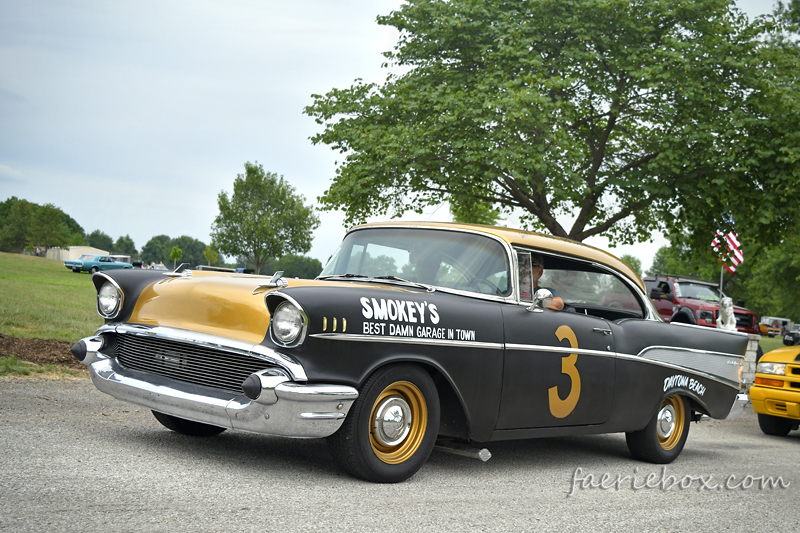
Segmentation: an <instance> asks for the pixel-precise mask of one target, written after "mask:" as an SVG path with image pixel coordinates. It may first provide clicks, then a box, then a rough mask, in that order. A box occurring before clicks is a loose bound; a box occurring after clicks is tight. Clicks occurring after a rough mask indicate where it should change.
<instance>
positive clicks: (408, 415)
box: [328, 365, 439, 483]
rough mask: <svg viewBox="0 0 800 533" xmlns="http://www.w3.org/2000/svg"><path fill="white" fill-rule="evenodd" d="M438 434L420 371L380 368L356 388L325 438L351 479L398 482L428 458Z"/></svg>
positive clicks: (428, 386) (430, 390) (428, 382)
mask: <svg viewBox="0 0 800 533" xmlns="http://www.w3.org/2000/svg"><path fill="white" fill-rule="evenodd" d="M438 430H439V397H438V394H437V392H436V385H435V384H434V383H433V380H432V379H431V377H430V375H428V373H427V372H426V371H425V370H423V369H422V368H420V367H417V366H412V365H398V366H390V367H386V368H382V369H380V370H378V371H376V372H375V373H374V374H373V375H372V376H370V377H369V378H368V379H367V380H366V382H364V386H363V387H362V388H361V391H360V394H359V397H358V399H357V400H356V401H355V402H354V403H353V406H352V407H351V408H350V412H349V413H348V415H347V418H346V419H345V421H344V424H342V427H341V428H339V431H337V432H336V433H334V434H333V435H331V436H330V437H329V438H328V441H329V442H330V444H331V446H332V447H333V450H334V453H335V454H336V457H337V459H338V460H339V462H340V463H341V464H342V466H343V467H344V469H345V470H347V472H348V473H350V474H352V475H353V476H356V477H360V478H362V479H366V480H367V481H374V482H377V483H397V482H399V481H404V480H406V479H408V478H410V477H411V476H413V475H414V474H415V473H416V472H417V470H419V469H420V468H421V467H422V465H423V464H424V463H425V461H426V460H427V459H428V456H429V455H430V453H431V451H432V450H433V445H434V444H435V443H436V436H437V433H438Z"/></svg>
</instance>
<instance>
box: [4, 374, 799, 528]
mask: <svg viewBox="0 0 800 533" xmlns="http://www.w3.org/2000/svg"><path fill="white" fill-rule="evenodd" d="M0 428H1V430H0V446H1V447H2V449H3V451H4V453H3V454H2V456H0V509H2V511H1V512H0V530H8V531H47V530H55V531H103V532H108V531H170V532H172V531H204V532H205V531H276V530H279V531H387V532H395V531H445V530H453V531H533V530H536V531H559V530H582V531H607V530H610V529H616V530H623V531H624V530H644V531H771V530H774V531H787V530H792V529H793V528H794V527H796V524H797V519H798V514H797V501H798V495H799V494H800V492H799V491H800V461H798V456H799V454H798V452H800V432H798V431H795V432H792V433H791V434H790V435H789V436H788V437H784V438H776V437H767V436H765V435H763V434H762V433H761V432H760V430H759V429H758V424H757V421H756V417H755V415H754V414H753V412H752V410H749V409H748V411H746V412H745V415H743V416H742V417H741V418H739V419H737V420H730V421H710V422H703V423H701V424H692V428H691V430H690V432H689V440H688V443H687V445H686V448H685V449H684V451H683V453H682V455H681V456H680V457H679V458H678V460H677V461H676V462H674V463H673V464H671V465H667V466H666V467H662V466H657V465H652V464H648V463H640V462H636V461H634V460H632V459H631V458H630V456H629V454H628V451H627V448H626V446H625V437H624V435H621V434H615V435H601V436H591V437H579V438H578V437H575V438H551V439H538V440H529V441H519V442H500V443H491V444H489V445H488V446H487V447H488V448H489V449H490V450H491V452H492V454H493V455H494V457H493V458H492V459H491V460H490V461H489V462H488V463H481V462H479V461H477V460H474V459H469V458H464V457H459V456H454V455H450V454H446V453H442V452H438V451H434V452H433V454H432V455H431V457H430V459H429V460H428V462H427V463H426V465H425V466H424V467H423V468H422V470H421V471H420V472H419V473H418V474H417V475H416V476H414V477H413V478H411V479H410V480H409V481H407V482H405V483H400V484H397V485H376V484H371V483H367V482H363V481H360V480H357V479H353V478H351V477H349V476H347V475H346V474H344V473H343V472H341V471H340V470H339V468H338V467H337V465H336V464H335V462H334V461H333V457H332V456H331V452H330V451H329V449H328V447H327V445H326V443H325V442H324V441H323V440H293V439H284V438H274V437H264V436H260V435H253V434H248V433H242V432H234V431H228V432H225V433H223V434H221V435H219V436H217V437H212V438H207V439H197V438H191V437H185V436H182V435H178V434H175V433H172V432H170V431H168V430H167V429H165V428H163V427H162V426H161V425H160V424H158V423H157V422H156V420H155V419H154V418H153V416H152V415H151V414H150V412H149V411H147V410H145V409H142V408H139V407H136V406H133V405H129V404H125V403H122V402H120V401H117V400H115V399H113V398H111V397H110V396H107V395H105V394H103V393H101V392H99V391H97V390H96V389H95V388H94V387H93V385H92V384H91V382H90V381H89V380H88V379H76V380H68V381H60V380H52V379H39V378H0ZM664 468H666V469H664ZM578 469H580V470H578ZM604 474H607V475H608V476H607V477H606V479H605V480H603V479H602V476H603V475H604ZM648 475H651V477H650V479H649V483H648V479H647V476H648ZM590 476H592V477H591V478H590ZM670 476H674V477H670ZM700 476H703V479H699V477H700ZM748 476H750V477H748ZM769 476H771V477H772V478H773V479H777V478H778V476H780V477H781V479H780V480H778V483H779V484H778V486H777V487H775V488H761V483H760V481H759V479H760V478H762V477H769ZM626 478H627V479H626ZM601 483H602V484H604V485H605V487H606V488H598V487H597V485H600V484H601ZM781 483H782V484H781ZM592 484H594V485H595V487H594V488H592V487H591V486H590V485H592ZM681 484H683V485H684V486H685V487H684V488H681ZM648 485H649V486H648ZM787 485H788V486H787ZM670 486H671V488H669V487H670ZM582 487H584V488H582ZM708 487H716V488H708ZM573 489H574V490H573ZM571 491H572V492H573V494H572V495H570V492H571Z"/></svg>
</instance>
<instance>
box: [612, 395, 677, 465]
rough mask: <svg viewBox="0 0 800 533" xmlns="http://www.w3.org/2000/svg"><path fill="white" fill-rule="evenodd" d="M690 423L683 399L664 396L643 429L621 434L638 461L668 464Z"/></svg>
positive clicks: (673, 458) (674, 456) (674, 455)
mask: <svg viewBox="0 0 800 533" xmlns="http://www.w3.org/2000/svg"><path fill="white" fill-rule="evenodd" d="M690 420H691V416H690V410H689V404H688V402H687V401H686V399H685V398H684V397H683V396H679V395H677V394H673V395H672V396H668V397H666V398H664V399H663V400H662V401H661V405H660V406H659V408H658V410H657V411H656V413H655V415H653V418H652V419H651V420H650V422H649V423H648V424H647V426H645V428H644V429H642V430H640V431H632V432H630V433H626V434H625V441H626V442H627V444H628V450H630V452H631V455H633V456H634V457H635V458H636V459H639V460H640V461H647V462H649V463H657V464H666V463H671V462H672V461H674V460H675V459H676V458H677V457H678V456H679V455H680V454H681V451H682V450H683V446H684V445H685V444H686V437H687V436H688V435H689V422H690Z"/></svg>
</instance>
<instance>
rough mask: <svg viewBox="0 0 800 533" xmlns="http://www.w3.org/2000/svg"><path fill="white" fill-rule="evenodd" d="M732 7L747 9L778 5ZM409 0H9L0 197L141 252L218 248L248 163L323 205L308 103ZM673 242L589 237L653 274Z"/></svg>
mask: <svg viewBox="0 0 800 533" xmlns="http://www.w3.org/2000/svg"><path fill="white" fill-rule="evenodd" d="M737 3H738V5H739V6H740V8H741V9H743V10H744V11H745V12H746V13H747V14H748V15H749V16H750V17H753V16H757V15H761V14H764V13H768V12H770V11H771V10H772V6H773V1H772V0H739V1H738V2H737ZM400 4H401V2H400V1H395V0H294V1H291V2H287V1H283V0H282V1H277V0H260V1H232V0H226V1H225V2H210V1H198V0H193V1H191V2H190V1H165V0H158V1H146V0H144V1H143V0H138V1H136V2H121V1H106V0H98V1H56V0H53V1H39V0H27V1H15V0H0V73H2V74H0V201H3V200H5V199H6V198H8V197H10V196H17V197H18V198H24V199H26V200H29V201H31V202H35V203H37V204H46V203H52V204H55V205H56V206H58V207H60V208H61V209H62V210H64V211H65V212H66V213H68V214H69V215H70V216H72V217H73V218H74V219H75V220H77V222H78V223H79V224H80V225H81V226H83V229H84V230H85V231H86V233H89V232H91V231H93V230H95V229H100V230H102V231H104V232H106V233H108V234H109V235H110V236H111V237H112V238H113V239H116V238H117V237H119V236H120V235H126V234H127V235H130V237H131V238H132V239H133V241H134V243H135V244H136V247H137V248H138V249H140V250H141V248H142V246H144V244H145V243H146V242H147V241H148V240H149V239H150V238H151V237H153V236H154V235H159V234H166V235H169V236H170V237H178V236H180V235H189V236H191V237H194V238H196V239H200V240H201V241H203V242H206V243H208V242H210V237H209V232H210V228H211V224H212V222H213V220H214V217H215V216H216V214H217V195H218V194H219V192H220V191H221V190H226V191H230V190H231V189H232V184H233V180H234V179H235V177H236V175H237V174H240V173H243V172H244V163H245V161H258V162H259V163H261V164H263V165H264V168H265V170H268V171H270V172H275V173H277V174H280V175H283V176H284V177H285V178H286V180H287V181H289V182H290V183H291V184H292V185H293V186H294V187H295V188H296V189H297V191H298V192H299V193H301V194H303V195H304V196H305V197H306V200H307V202H309V203H311V202H313V203H316V197H317V196H319V195H320V194H321V193H322V192H323V191H324V190H325V189H326V188H327V187H328V185H329V184H330V182H331V180H332V178H333V177H334V175H335V174H334V170H335V161H336V160H337V154H336V153H334V152H333V151H331V150H330V148H328V147H327V146H312V144H311V142H310V141H309V137H310V136H312V135H313V134H315V133H317V132H319V131H320V130H321V127H320V126H318V125H317V124H316V123H315V122H314V121H313V119H311V118H310V117H308V116H306V115H304V114H303V113H302V110H303V108H304V107H305V106H307V105H309V104H310V103H311V101H312V100H311V94H315V93H317V94H321V93H326V92H328V91H329V90H330V89H332V88H345V87H349V86H350V85H351V84H352V82H353V80H354V79H355V78H362V79H364V80H365V81H375V82H380V81H382V80H383V79H384V77H385V75H386V72H387V71H386V70H385V69H381V68H380V65H381V63H382V61H383V59H384V58H383V57H382V56H381V53H382V52H384V51H387V50H391V49H392V48H393V46H394V44H395V42H396V39H397V33H396V32H395V31H394V29H392V28H386V27H383V26H378V25H377V24H376V22H375V17H376V16H377V15H379V14H388V13H389V12H390V11H392V10H394V9H397V8H398V7H399V6H400ZM338 159H339V160H341V157H338ZM319 215H320V219H321V221H322V225H321V226H320V228H319V229H318V230H317V231H316V233H315V239H314V244H313V246H312V248H311V251H310V252H309V255H310V256H311V257H315V258H317V259H320V260H321V261H322V262H323V263H324V262H325V260H326V259H327V258H328V256H329V255H330V254H331V253H332V252H333V250H334V249H335V248H336V245H337V244H338V242H339V241H340V240H341V238H342V236H343V234H344V231H345V228H344V227H343V216H342V214H341V213H335V212H321V213H319ZM448 217H449V213H448V210H447V209H446V208H440V209H438V210H433V209H431V210H429V212H426V214H425V215H424V216H422V217H420V216H418V215H413V216H409V217H407V218H410V219H419V218H423V219H428V220H447V219H448ZM375 220H380V219H375ZM664 242H665V241H664V239H663V238H662V237H660V236H656V237H655V239H654V242H652V243H645V244H640V245H637V246H635V247H618V248H615V249H609V248H608V247H607V243H606V242H605V240H603V239H600V238H596V239H592V240H589V241H587V243H588V244H592V245H594V246H598V247H600V248H604V249H609V251H611V252H612V253H614V254H615V255H622V254H624V253H631V254H632V255H635V256H637V257H639V258H640V259H641V260H642V263H643V265H644V267H645V268H647V267H648V266H649V265H650V264H651V262H652V256H653V254H654V253H655V251H656V250H657V249H658V247H659V246H661V245H663V244H664Z"/></svg>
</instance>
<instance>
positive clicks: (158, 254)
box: [139, 235, 172, 265]
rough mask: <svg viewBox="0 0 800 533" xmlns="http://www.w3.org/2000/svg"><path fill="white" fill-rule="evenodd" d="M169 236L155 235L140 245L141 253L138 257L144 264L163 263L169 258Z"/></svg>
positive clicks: (170, 247)
mask: <svg viewBox="0 0 800 533" xmlns="http://www.w3.org/2000/svg"><path fill="white" fill-rule="evenodd" d="M170 240H171V239H170V238H169V236H168V235H156V236H155V237H151V238H150V240H149V241H147V242H146V243H145V245H144V246H143V247H142V253H141V254H140V255H139V258H140V259H141V260H142V261H143V262H144V263H146V264H148V265H149V264H150V263H164V262H166V261H168V260H169V252H170V250H172V246H170V245H169V243H170Z"/></svg>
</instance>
